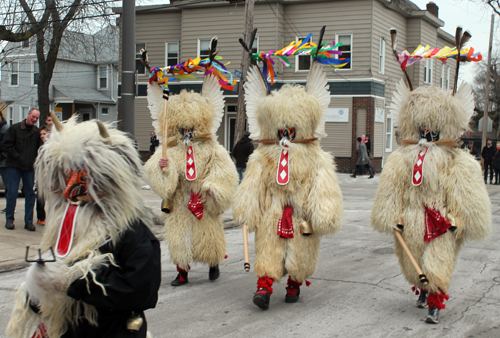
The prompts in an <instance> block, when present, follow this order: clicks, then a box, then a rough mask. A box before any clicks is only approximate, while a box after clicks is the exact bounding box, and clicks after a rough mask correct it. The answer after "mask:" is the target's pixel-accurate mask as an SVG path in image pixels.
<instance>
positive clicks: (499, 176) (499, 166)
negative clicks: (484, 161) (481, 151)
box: [491, 141, 500, 185]
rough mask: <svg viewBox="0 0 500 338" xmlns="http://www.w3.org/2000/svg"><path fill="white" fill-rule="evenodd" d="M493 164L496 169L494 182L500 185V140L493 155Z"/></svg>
mask: <svg viewBox="0 0 500 338" xmlns="http://www.w3.org/2000/svg"><path fill="white" fill-rule="evenodd" d="M491 166H492V167H493V169H494V170H495V183H494V184H497V185H498V184H500V141H497V146H496V149H495V155H494V156H493V160H492V162H491Z"/></svg>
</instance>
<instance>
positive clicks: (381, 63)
mask: <svg viewBox="0 0 500 338" xmlns="http://www.w3.org/2000/svg"><path fill="white" fill-rule="evenodd" d="M351 42H352V41H351ZM351 54H352V53H351ZM378 60H379V66H378V72H379V74H381V75H384V74H385V39H384V38H383V37H380V47H379V51H378ZM351 68H352V66H351Z"/></svg>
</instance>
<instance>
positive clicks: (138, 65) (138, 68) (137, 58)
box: [135, 42, 146, 75]
mask: <svg viewBox="0 0 500 338" xmlns="http://www.w3.org/2000/svg"><path fill="white" fill-rule="evenodd" d="M141 49H144V50H146V43H145V42H139V43H136V44H135V70H136V71H137V74H139V75H145V74H146V67H144V64H143V63H142V61H141V58H140V56H141Z"/></svg>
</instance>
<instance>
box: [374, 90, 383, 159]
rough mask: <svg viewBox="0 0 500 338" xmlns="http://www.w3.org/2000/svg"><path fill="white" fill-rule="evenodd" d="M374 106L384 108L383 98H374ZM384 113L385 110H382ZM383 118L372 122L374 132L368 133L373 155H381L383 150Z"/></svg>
mask: <svg viewBox="0 0 500 338" xmlns="http://www.w3.org/2000/svg"><path fill="white" fill-rule="evenodd" d="M375 108H379V109H384V100H383V99H378V98H376V99H375ZM384 115H385V111H384ZM384 128H385V118H384V122H376V121H375V122H374V127H373V130H374V133H373V135H370V137H371V141H372V146H373V156H374V157H382V156H383V153H384V151H385V144H384V142H385V133H384Z"/></svg>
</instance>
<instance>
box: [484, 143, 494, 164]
mask: <svg viewBox="0 0 500 338" xmlns="http://www.w3.org/2000/svg"><path fill="white" fill-rule="evenodd" d="M496 152H497V149H496V148H495V147H494V146H493V145H492V146H491V147H488V146H485V147H484V148H483V151H482V152H481V156H483V159H484V164H491V161H493V156H495V153H496Z"/></svg>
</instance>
